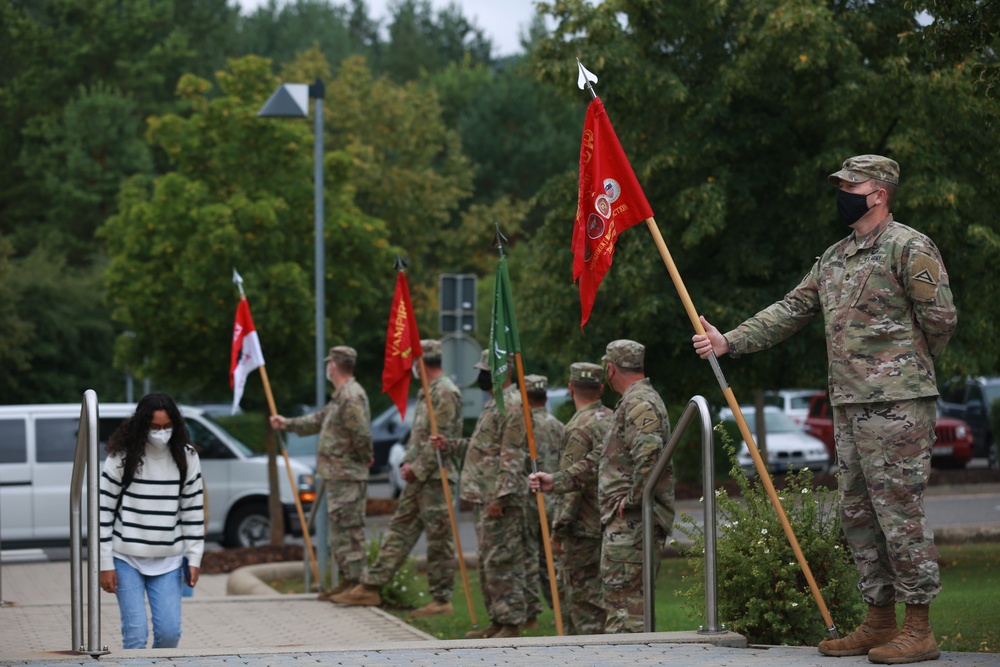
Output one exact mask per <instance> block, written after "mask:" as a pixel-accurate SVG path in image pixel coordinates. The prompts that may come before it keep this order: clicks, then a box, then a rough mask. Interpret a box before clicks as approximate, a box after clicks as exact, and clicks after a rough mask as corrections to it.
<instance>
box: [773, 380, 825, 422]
mask: <svg viewBox="0 0 1000 667" xmlns="http://www.w3.org/2000/svg"><path fill="white" fill-rule="evenodd" d="M818 391H820V390H819V389H778V390H777V391H765V392H764V405H773V406H774V407H776V408H778V409H779V410H781V411H782V412H784V413H785V414H786V415H788V416H789V417H791V418H792V421H793V422H795V423H796V424H798V425H799V426H800V427H802V428H805V425H806V417H808V416H809V401H811V400H812V397H813V396H815V395H816V392H818Z"/></svg>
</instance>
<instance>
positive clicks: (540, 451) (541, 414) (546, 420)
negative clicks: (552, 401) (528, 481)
mask: <svg viewBox="0 0 1000 667" xmlns="http://www.w3.org/2000/svg"><path fill="white" fill-rule="evenodd" d="M565 428H566V427H565V426H563V423H562V422H561V421H559V420H558V419H556V418H555V417H554V416H553V415H551V414H550V413H549V411H548V410H546V409H545V408H532V409H531V429H532V432H533V433H534V435H535V453H536V454H537V455H538V461H537V463H538V469H539V470H544V471H546V472H555V471H556V470H559V453H560V451H561V450H562V441H563V431H564V430H565ZM529 457H530V452H529ZM529 460H530V458H529ZM528 466H529V468H530V466H531V464H530V463H529V464H528Z"/></svg>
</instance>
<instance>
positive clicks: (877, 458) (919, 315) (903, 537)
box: [693, 155, 957, 663]
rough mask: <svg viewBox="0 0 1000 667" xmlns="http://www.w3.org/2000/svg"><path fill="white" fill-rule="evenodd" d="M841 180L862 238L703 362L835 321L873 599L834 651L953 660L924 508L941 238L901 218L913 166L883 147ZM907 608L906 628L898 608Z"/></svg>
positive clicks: (945, 313)
mask: <svg viewBox="0 0 1000 667" xmlns="http://www.w3.org/2000/svg"><path fill="white" fill-rule="evenodd" d="M829 180H830V181H831V182H832V183H834V184H836V185H838V186H839V191H838V193H837V209H838V213H839V215H840V218H841V221H842V222H844V223H845V224H847V225H848V226H849V227H850V228H851V229H852V230H853V232H852V233H851V235H850V236H848V237H847V238H845V239H843V240H842V241H839V242H838V243H835V244H834V245H832V246H830V247H829V248H828V249H827V250H826V252H824V253H823V255H822V256H821V257H820V258H819V259H818V260H817V261H816V263H815V264H814V265H813V267H812V269H811V270H810V271H809V273H808V274H807V275H806V277H805V278H803V280H802V282H801V283H799V285H798V286H797V287H796V288H795V289H794V290H792V291H791V292H789V293H788V294H787V295H786V296H785V298H784V299H783V300H782V301H779V302H778V303H775V304H773V305H771V306H769V307H768V308H766V309H765V310H763V311H761V312H759V313H757V315H755V316H754V317H752V318H750V319H749V320H747V321H746V322H744V323H743V324H741V325H740V326H739V327H737V328H736V329H734V330H732V331H730V332H728V333H726V334H725V335H724V336H723V335H722V334H720V333H719V331H718V330H717V329H716V328H715V327H712V326H711V325H710V324H708V322H707V321H705V320H704V318H703V323H704V324H705V328H706V335H705V336H695V337H694V339H693V340H694V345H695V350H696V351H697V352H698V353H699V354H700V355H701V356H702V357H705V358H707V357H709V356H710V355H711V353H713V352H714V353H715V354H716V355H717V356H722V355H724V354H727V353H728V354H729V355H730V356H734V357H737V356H740V355H742V354H747V353H750V352H757V351H758V350H764V349H767V348H769V347H771V346H773V345H775V344H777V343H779V342H781V341H783V340H785V339H786V338H788V337H789V336H791V335H792V334H793V333H794V332H796V331H798V330H799V329H800V328H802V327H803V326H804V325H805V324H806V323H807V322H809V321H810V320H811V319H812V318H813V317H815V316H816V315H817V314H820V313H822V314H823V318H824V322H825V326H826V346H827V356H828V359H829V368H830V372H829V383H830V403H831V404H832V405H833V406H834V410H833V421H834V435H835V439H836V444H837V458H838V466H839V495H840V516H841V521H842V523H843V527H844V535H845V536H846V538H847V541H848V544H849V545H850V548H851V553H852V554H853V556H854V562H855V564H856V566H857V568H858V573H859V574H860V582H859V584H858V585H859V588H860V590H861V595H862V597H863V598H864V600H865V602H866V603H867V604H868V615H867V617H866V618H865V620H864V622H863V623H862V625H861V626H860V627H859V628H858V629H857V630H855V632H853V633H852V634H850V635H848V636H847V637H844V638H842V639H827V640H824V641H823V642H821V643H820V645H819V650H820V652H821V653H824V654H826V655H834V656H844V655H863V654H865V653H867V654H868V659H869V661H871V662H876V663H908V662H919V661H923V660H933V659H935V658H937V657H938V656H939V655H940V651H939V650H938V647H937V643H936V642H935V640H934V634H933V632H932V631H931V629H930V620H929V606H930V603H931V601H933V599H934V597H935V596H936V595H937V594H938V592H939V591H940V590H941V580H940V576H939V572H938V565H937V557H938V553H937V549H936V547H935V546H934V537H933V533H932V532H931V527H930V525H929V524H928V522H927V518H926V516H925V515H924V508H923V499H924V491H925V489H926V487H927V478H928V475H929V473H930V465H931V463H930V452H931V447H932V446H933V444H934V438H935V434H934V424H935V419H936V413H935V397H936V396H937V395H938V391H937V382H936V380H935V375H934V359H935V358H936V357H937V356H938V355H939V354H941V352H942V351H943V350H944V348H945V345H946V344H947V343H948V339H949V338H950V337H951V335H952V334H953V333H954V331H955V326H956V323H957V315H956V312H955V306H954V302H953V300H952V294H951V287H950V286H949V284H948V274H947V272H946V271H945V268H944V262H943V261H942V259H941V253H940V252H938V249H937V247H936V246H935V245H934V243H933V242H932V241H931V240H930V239H929V238H927V237H926V236H925V235H923V234H921V233H920V232H917V231H916V230H914V229H911V228H910V227H907V226H905V225H902V224H900V223H898V222H896V221H895V220H894V219H893V217H892V213H891V207H892V204H893V201H894V200H895V196H896V188H897V185H898V183H899V165H898V164H896V162H895V161H893V160H890V159H889V158H886V157H882V156H880V155H859V156H857V157H852V158H849V159H848V160H845V161H844V163H843V165H842V168H841V169H840V171H837V172H835V173H833V174H831V175H830V177H829ZM896 602H901V603H903V604H905V605H906V620H905V621H904V623H903V629H902V632H900V631H899V629H898V628H897V626H896V613H895V607H894V605H895V603H896Z"/></svg>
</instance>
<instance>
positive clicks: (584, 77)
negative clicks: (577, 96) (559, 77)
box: [576, 58, 597, 90]
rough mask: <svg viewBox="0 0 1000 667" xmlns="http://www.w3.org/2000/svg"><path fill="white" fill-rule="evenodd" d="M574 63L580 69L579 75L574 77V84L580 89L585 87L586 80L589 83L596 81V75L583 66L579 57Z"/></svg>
mask: <svg viewBox="0 0 1000 667" xmlns="http://www.w3.org/2000/svg"><path fill="white" fill-rule="evenodd" d="M576 65H577V67H578V68H579V70H580V75H579V76H578V77H577V78H576V85H577V86H579V87H580V90H583V89H584V88H586V87H587V82H588V81H589V82H590V83H597V75H596V74H594V73H593V72H591V71H590V70H588V69H587V68H586V67H584V66H583V63H582V62H580V59H579V58H577V59H576Z"/></svg>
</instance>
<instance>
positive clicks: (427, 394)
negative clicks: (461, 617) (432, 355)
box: [417, 357, 479, 629]
mask: <svg viewBox="0 0 1000 667" xmlns="http://www.w3.org/2000/svg"><path fill="white" fill-rule="evenodd" d="M417 364H418V368H419V369H420V386H421V387H423V390H424V400H425V401H426V402H427V417H428V419H430V424H431V435H437V434H438V427H437V417H436V416H435V415H434V405H433V404H432V402H431V388H430V384H429V383H428V382H427V369H426V368H424V358H423V357H417ZM434 453H435V454H437V462H438V469H439V470H440V471H441V488H442V490H443V491H444V501H445V503H446V504H447V505H448V518H449V519H450V520H451V534H452V535H453V536H454V537H455V556H456V557H457V558H458V569H459V571H460V572H461V573H462V586H463V587H464V588H465V601H466V603H467V604H468V605H469V618H470V619H471V620H472V627H473V628H474V629H478V628H479V623H477V622H476V607H475V606H474V605H473V604H472V590H471V589H470V588H469V572H468V570H466V568H465V554H464V553H463V552H462V538H461V536H460V535H459V534H458V522H457V521H456V520H455V504H454V502H453V501H452V499H451V486H449V485H448V471H447V469H446V468H445V465H444V463H443V462H442V460H441V452H440V451H438V450H437V449H435V450H434Z"/></svg>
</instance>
